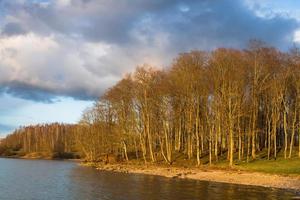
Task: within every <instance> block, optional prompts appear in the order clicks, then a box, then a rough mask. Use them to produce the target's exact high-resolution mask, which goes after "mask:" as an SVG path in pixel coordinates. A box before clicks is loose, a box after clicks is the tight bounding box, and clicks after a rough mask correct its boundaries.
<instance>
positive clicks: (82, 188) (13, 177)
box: [0, 159, 299, 200]
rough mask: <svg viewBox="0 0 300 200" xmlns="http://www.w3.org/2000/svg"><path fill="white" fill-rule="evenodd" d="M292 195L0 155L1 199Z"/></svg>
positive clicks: (142, 199)
mask: <svg viewBox="0 0 300 200" xmlns="http://www.w3.org/2000/svg"><path fill="white" fill-rule="evenodd" d="M298 195H299V194H298ZM291 198H297V194H296V193H295V192H292V191H288V190H277V189H267V188H263V187H252V186H251V187H250V186H241V185H234V184H221V183H214V182H206V181H194V180H183V179H168V178H163V177H158V176H149V175H133V174H123V173H113V172H100V171H97V170H95V169H92V168H88V167H81V166H79V165H78V164H77V163H75V162H69V161H47V160H18V159H0V199H1V200H2V199H3V200H6V199H7V200H23V199H26V200H27V199H28V200H35V199H36V200H43V199H49V200H55V199H66V200H69V199H72V200H77V199H78V200H93V199H97V200H156V199H157V200H163V199H166V200H177V199H178V200H184V199H189V200H190V199H239V200H240V199H291Z"/></svg>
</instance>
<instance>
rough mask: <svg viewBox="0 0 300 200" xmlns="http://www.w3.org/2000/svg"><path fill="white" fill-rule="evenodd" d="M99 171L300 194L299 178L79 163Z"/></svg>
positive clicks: (240, 172) (164, 167)
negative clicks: (291, 191)
mask: <svg viewBox="0 0 300 200" xmlns="http://www.w3.org/2000/svg"><path fill="white" fill-rule="evenodd" d="M81 165H83V166H89V167H94V168H96V169H97V170H101V171H111V172H120V173H131V174H144V175H154V176H162V177H166V178H180V179H192V180H199V181H212V182H219V183H230V184H239V185H249V186H261V187H268V188H277V189H287V190H293V191H296V192H297V193H298V192H300V176H299V175H296V176H290V175H278V174H268V173H261V172H249V171H241V170H234V169H226V170H225V169H213V168H208V167H200V168H196V167H191V168H183V167H168V166H160V165H136V164H99V163H81Z"/></svg>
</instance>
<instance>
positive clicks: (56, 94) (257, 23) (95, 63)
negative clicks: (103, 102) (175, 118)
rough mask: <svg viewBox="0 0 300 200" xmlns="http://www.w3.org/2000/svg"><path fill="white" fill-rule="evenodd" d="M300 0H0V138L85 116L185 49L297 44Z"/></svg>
mask: <svg viewBox="0 0 300 200" xmlns="http://www.w3.org/2000/svg"><path fill="white" fill-rule="evenodd" d="M299 22H300V1H298V0H294V1H293V0H285V1H282V0H182V1H180V0H151V1H150V0H0V57H1V58H0V135H1V134H2V135H5V134H7V133H9V132H10V131H11V130H13V129H14V128H16V127H18V126H20V125H28V124H36V123H47V122H54V121H58V122H67V123H74V122H76V121H78V120H79V119H80V115H81V113H82V111H83V110H84V109H85V108H86V107H88V106H91V105H92V104H93V100H95V99H96V98H97V97H99V96H100V95H101V94H102V93H103V92H104V91H105V89H107V88H108V87H110V86H112V85H113V84H114V83H115V82H116V81H117V80H119V79H120V77H122V76H123V75H124V74H125V73H126V72H130V71H132V70H134V68H135V67H136V65H138V64H143V63H149V64H152V65H155V66H158V67H164V66H167V65H168V64H169V63H170V62H171V61H172V58H174V56H176V55H177V54H178V53H179V52H184V51H189V50H193V49H205V50H209V49H214V48H217V47H235V48H243V47H245V45H246V44H247V41H248V40H249V39H254V38H255V39H260V40H263V41H265V42H267V43H269V44H271V45H273V46H276V47H278V48H280V49H283V50H287V49H288V48H289V47H290V46H291V45H293V43H296V44H297V43H300V25H299Z"/></svg>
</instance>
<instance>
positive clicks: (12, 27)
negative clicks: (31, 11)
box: [2, 22, 26, 36]
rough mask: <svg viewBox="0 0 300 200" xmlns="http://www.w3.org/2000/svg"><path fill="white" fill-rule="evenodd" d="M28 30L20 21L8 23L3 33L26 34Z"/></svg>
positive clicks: (9, 34)
mask: <svg viewBox="0 0 300 200" xmlns="http://www.w3.org/2000/svg"><path fill="white" fill-rule="evenodd" d="M25 33H26V30H25V29H24V28H23V27H22V26H21V25H20V24H18V23H13V22H11V23H8V24H6V25H5V26H4V27H3V30H2V34H3V35H7V36H11V35H22V34H25Z"/></svg>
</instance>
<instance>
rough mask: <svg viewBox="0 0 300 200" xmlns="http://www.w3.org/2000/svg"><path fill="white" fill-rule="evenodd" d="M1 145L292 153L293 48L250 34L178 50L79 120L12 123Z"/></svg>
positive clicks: (202, 154) (146, 156)
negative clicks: (243, 43)
mask: <svg viewBox="0 0 300 200" xmlns="http://www.w3.org/2000/svg"><path fill="white" fill-rule="evenodd" d="M0 147H1V148H0V153H1V154H2V155H11V154H20V155H26V154H29V153H33V152H47V153H51V154H53V155H56V156H58V157H64V156H68V155H69V156H70V155H76V156H77V157H78V158H79V157H80V158H82V159H85V160H87V161H93V162H100V161H105V162H108V161H109V159H108V157H111V158H114V160H116V161H119V162H128V161H133V160H137V161H140V162H141V163H166V164H170V165H171V164H174V163H176V162H179V161H180V160H181V161H182V160H184V161H185V160H186V161H190V162H191V163H194V164H195V165H196V166H199V165H202V164H208V165H211V164H214V163H218V162H228V165H229V166H232V165H234V164H235V163H236V162H240V161H245V162H250V161H253V160H256V159H265V160H270V159H275V160H276V158H278V156H281V157H283V158H284V159H289V158H296V157H299V158H300V51H299V49H297V48H296V47H293V48H291V49H290V50H289V51H280V50H279V49H276V48H274V47H271V46H269V45H267V44H265V43H263V42H259V41H251V42H250V43H249V45H248V47H247V48H246V49H243V50H241V49H232V48H218V49H215V50H212V51H191V52H188V53H182V54H179V55H178V56H177V57H176V58H175V59H174V60H173V62H172V64H170V66H168V67H165V68H157V67H154V66H150V65H147V64H144V65H141V66H138V67H137V68H136V70H135V71H134V72H132V73H130V74H127V75H125V76H124V77H123V78H122V79H121V80H120V81H119V82H118V83H116V84H115V85H114V86H113V87H111V88H109V89H108V90H107V91H106V92H105V93H104V94H103V95H102V96H101V97H100V98H99V99H98V100H97V101H96V102H95V104H94V106H93V107H91V108H87V109H86V110H85V111H84V113H83V115H82V119H81V120H80V121H79V122H78V123H77V124H73V125H70V124H58V123H54V124H41V125H35V126H27V127H20V128H19V129H17V130H15V131H14V132H13V133H12V134H10V135H8V136H7V137H6V138H4V139H3V140H2V141H1V145H0ZM71 157H72V156H71Z"/></svg>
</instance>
